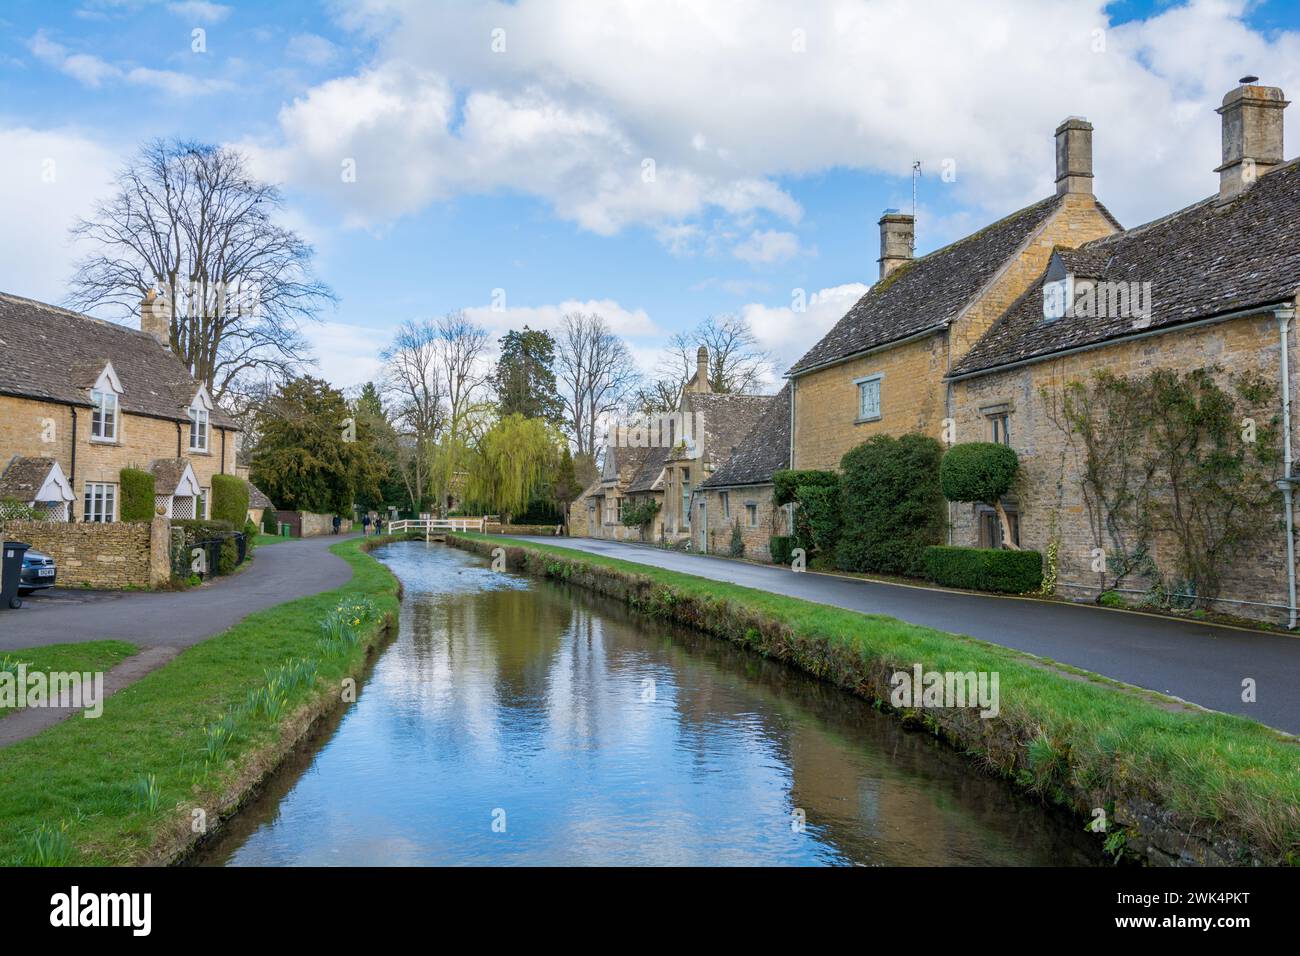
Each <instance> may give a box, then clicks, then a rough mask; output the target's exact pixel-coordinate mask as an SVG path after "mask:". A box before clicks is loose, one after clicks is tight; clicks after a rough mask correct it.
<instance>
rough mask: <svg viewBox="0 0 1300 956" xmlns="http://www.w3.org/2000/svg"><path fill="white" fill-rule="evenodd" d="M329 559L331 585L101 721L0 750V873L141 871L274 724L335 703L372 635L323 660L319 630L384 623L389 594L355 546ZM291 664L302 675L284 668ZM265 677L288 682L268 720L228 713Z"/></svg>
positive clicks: (180, 667)
mask: <svg viewBox="0 0 1300 956" xmlns="http://www.w3.org/2000/svg"><path fill="white" fill-rule="evenodd" d="M330 550H331V551H333V552H334V553H335V554H337V555H339V556H340V557H342V558H343V559H344V560H345V561H347V562H348V563H349V564H350V565H352V569H353V577H352V580H351V581H350V582H349V583H348V584H347V585H345V586H344V587H342V588H339V589H338V590H335V591H328V592H325V593H323V594H319V595H316V596H314V597H308V598H300V599H298V600H295V601H290V602H288V603H286V604H282V605H279V606H278V607H274V608H268V609H267V610H264V611H258V612H257V613H255V614H252V615H250V616H249V617H247V618H245V619H244V620H243V621H241V622H240V623H239V624H237V625H236V626H235V627H233V628H231V629H230V630H229V631H227V632H226V633H224V634H221V635H218V636H216V637H213V638H211V639H209V640H207V641H205V642H203V643H201V644H197V645H195V646H194V647H191V648H188V649H187V650H185V651H184V652H182V653H181V654H180V655H179V656H178V657H176V659H175V660H173V661H171V662H170V663H169V664H167V665H165V666H164V667H161V668H159V669H158V670H156V671H154V672H153V673H152V674H149V675H148V676H147V677H145V678H143V679H142V680H140V681H139V682H137V683H135V684H132V685H131V686H130V687H127V688H125V689H123V690H121V691H119V692H118V693H117V694H115V695H114V696H113V697H111V698H109V700H108V701H107V702H106V703H105V707H104V714H103V716H102V717H100V718H98V719H96V720H69V721H65V722H63V723H61V724H59V725H58V726H56V727H52V728H50V729H49V730H47V731H45V732H43V733H41V734H39V735H37V736H36V737H33V738H31V739H30V740H26V741H23V742H22V743H19V744H15V745H14V746H12V747H8V748H6V749H4V750H0V863H5V864H9V865H13V864H35V863H42V862H44V863H69V864H91V865H97V864H129V863H138V862H141V861H142V860H147V859H149V858H150V857H151V851H155V852H156V850H157V848H158V847H159V846H162V845H167V842H168V841H169V840H171V841H174V840H175V839H176V838H177V835H178V834H180V835H184V834H185V833H187V832H188V830H189V822H190V820H191V810H192V809H193V808H203V809H205V810H206V811H208V812H209V813H211V812H212V808H214V807H216V806H217V805H218V803H219V801H220V799H221V797H222V796H223V794H228V791H229V790H230V789H231V786H232V783H233V782H234V781H235V780H236V778H237V777H239V776H240V774H241V771H244V772H245V775H246V776H247V774H248V772H250V771H252V770H256V769H257V768H258V767H259V766H260V765H263V764H265V763H266V762H267V761H268V755H269V754H271V753H273V752H275V751H276V750H277V749H278V747H279V746H280V739H279V738H280V735H281V732H282V727H283V725H284V721H285V720H286V719H288V718H287V716H286V715H292V714H295V713H296V712H300V711H302V710H303V709H305V708H309V707H311V706H312V705H313V704H319V703H320V702H321V701H323V700H324V698H326V697H335V696H336V695H338V694H339V688H340V686H341V680H342V678H343V677H345V676H347V675H351V674H353V673H355V672H356V671H357V670H358V668H359V667H360V665H361V663H362V661H363V660H364V656H365V649H366V645H367V642H368V641H369V639H370V638H371V637H373V636H374V635H375V634H376V633H377V631H378V627H379V624H378V623H375V624H374V625H372V626H369V627H364V630H365V632H366V637H365V639H363V640H362V641H361V643H360V644H358V645H355V646H347V645H340V647H341V649H340V650H333V651H326V650H324V649H323V648H322V647H321V646H320V641H321V638H322V631H321V627H320V622H321V621H322V620H323V619H324V618H325V617H326V615H327V614H330V613H331V612H335V610H336V609H337V608H339V607H340V606H351V605H352V604H354V603H355V602H356V601H357V600H358V599H368V600H369V601H370V602H372V603H373V606H374V608H375V612H376V618H377V619H379V620H382V618H383V617H384V616H386V615H395V614H396V613H397V598H396V588H397V582H396V579H395V578H394V577H393V576H392V575H391V574H390V573H389V572H388V570H387V569H386V568H384V567H383V565H381V564H380V563H379V562H378V561H376V560H374V559H373V558H371V557H369V556H368V555H367V554H365V553H364V552H363V551H362V550H361V548H360V542H359V541H344V542H340V543H338V544H336V545H334V546H333V547H332V548H331V549H330ZM349 616H351V615H349ZM83 646H85V645H83ZM298 661H307V662H308V663H307V664H306V665H300V664H297V663H289V662H298ZM313 663H314V665H315V669H314V671H313V670H312V667H311V665H312V664H313ZM286 665H287V666H286ZM277 670H279V673H280V675H288V676H284V677H283V680H282V681H278V682H277V683H276V684H275V685H274V686H276V687H277V688H286V687H287V688H289V689H288V690H287V691H285V695H284V699H283V700H282V701H281V705H282V709H281V711H280V713H281V716H280V717H279V718H278V722H277V720H276V719H275V718H274V717H273V716H268V715H267V714H266V713H264V712H263V711H262V710H260V709H254V710H252V711H247V712H246V711H245V710H241V708H245V707H246V706H247V704H248V702H249V697H250V694H251V693H258V692H259V689H265V688H266V687H267V685H268V680H269V677H268V671H272V672H275V671H277ZM304 674H306V675H307V676H306V677H303V676H302V675H304ZM313 675H314V677H313ZM299 678H301V680H302V682H301V683H300V684H296V685H295V684H294V683H293V681H296V680H298V679H299ZM278 699H279V698H278V695H277V700H278ZM246 714H251V716H247V715H246ZM241 715H244V716H241ZM223 721H225V722H226V724H227V726H226V727H225V728H224V729H223V726H222V725H223ZM214 822H215V821H214Z"/></svg>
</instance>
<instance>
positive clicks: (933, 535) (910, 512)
mask: <svg viewBox="0 0 1300 956" xmlns="http://www.w3.org/2000/svg"><path fill="white" fill-rule="evenodd" d="M942 457H943V446H942V445H940V444H939V442H938V441H936V440H935V439H933V438H928V437H926V436H925V435H917V434H910V435H903V436H901V437H899V438H894V437H892V436H889V435H877V436H876V437H874V438H871V439H868V440H867V441H865V442H863V443H862V444H861V445H859V446H858V447H857V448H854V449H852V450H851V451H849V452H848V453H847V454H845V456H844V458H843V459H842V460H841V462H840V471H841V479H840V482H841V484H840V487H841V502H842V504H841V515H842V519H843V520H842V524H841V532H840V541H839V545H838V546H837V547H836V549H835V558H836V563H837V564H838V566H839V567H840V568H841V569H842V570H845V571H875V572H880V573H885V574H904V575H912V576H917V575H919V574H921V572H922V571H923V570H924V561H923V555H924V552H925V549H926V548H927V547H929V546H930V545H933V544H938V543H939V542H940V541H942V540H943V533H944V527H945V525H946V524H947V517H946V511H947V506H946V505H945V503H944V499H943V491H942V489H941V488H940V487H939V460H940V458H942Z"/></svg>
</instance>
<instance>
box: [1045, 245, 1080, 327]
mask: <svg viewBox="0 0 1300 956" xmlns="http://www.w3.org/2000/svg"><path fill="white" fill-rule="evenodd" d="M1073 305H1074V276H1073V275H1071V274H1070V272H1069V271H1068V270H1067V269H1066V266H1065V263H1064V262H1063V261H1061V255H1060V253H1059V252H1054V253H1052V258H1051V261H1050V262H1048V264H1047V274H1046V275H1045V276H1043V319H1044V321H1047V322H1053V321H1055V320H1056V319H1059V318H1061V317H1062V316H1065V315H1069V314H1070V309H1071V307H1072V306H1073Z"/></svg>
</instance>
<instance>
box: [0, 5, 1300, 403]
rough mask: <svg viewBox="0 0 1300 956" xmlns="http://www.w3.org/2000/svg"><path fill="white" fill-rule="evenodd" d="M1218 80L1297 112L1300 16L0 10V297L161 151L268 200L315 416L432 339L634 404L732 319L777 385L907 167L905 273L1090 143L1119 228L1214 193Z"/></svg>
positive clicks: (21, 284) (60, 254)
mask: <svg viewBox="0 0 1300 956" xmlns="http://www.w3.org/2000/svg"><path fill="white" fill-rule="evenodd" d="M1245 74H1254V75H1257V76H1259V77H1260V78H1261V82H1263V83H1266V84H1269V85H1275V86H1280V87H1282V88H1283V89H1284V90H1286V91H1287V92H1289V93H1291V94H1292V95H1295V94H1297V93H1300V0H1268V2H1256V3H1248V2H1243V0H1194V2H1188V3H1171V2H1159V0H1152V2H1133V0H1125V2H1117V3H1110V4H1106V3H1101V2H1089V0H981V2H978V3H972V2H969V0H802V2H800V3H789V2H776V0H697V2H690V3H688V2H667V0H663V2H651V0H604V2H601V3H599V4H596V3H590V2H586V0H567V2H561V0H515V2H512V3H501V2H496V0H353V2H343V0H337V2H335V0H327V2H305V0H304V2H284V3H265V2H262V3H242V2H234V0H230V2H224V3H218V2H208V0H181V2H167V0H81V2H62V0H3V2H2V3H0V171H3V173H4V174H3V175H0V209H2V210H3V211H4V217H3V227H0V291H4V292H9V293H12V294H17V295H24V296H29V297H32V298H36V299H41V300H44V301H49V302H55V303H59V302H63V301H64V300H65V299H66V297H67V295H68V285H67V283H68V279H69V278H70V276H71V274H72V272H73V268H74V264H75V262H76V261H77V259H78V258H79V257H80V256H81V255H83V254H84V253H85V251H86V250H85V249H84V248H78V246H77V245H76V244H75V243H74V242H73V241H72V240H71V239H70V237H69V232H68V230H69V227H70V226H71V225H72V223H73V222H74V221H75V220H76V219H77V218H78V217H80V216H85V215H88V214H89V213H90V212H91V210H92V208H93V206H94V203H95V202H96V201H97V200H98V199H101V198H103V197H105V196H106V195H108V194H109V191H110V182H111V179H112V176H113V175H114V173H115V172H116V171H117V170H118V169H119V168H120V167H121V165H122V164H123V163H124V162H125V161H126V160H128V159H129V158H130V157H131V155H132V154H133V153H134V151H135V150H136V149H138V147H139V145H140V144H141V143H143V142H145V141H148V140H150V139H152V138H155V137H167V138H170V137H179V138H183V139H194V140H200V141H204V142H209V143H214V144H223V145H229V146H233V147H236V148H238V149H240V150H241V151H243V152H244V153H245V155H246V156H247V157H248V161H249V163H250V165H251V167H252V169H253V170H254V171H255V172H256V174H257V175H258V176H260V177H262V178H264V179H266V180H267V181H271V182H275V183H278V184H280V185H281V186H282V188H283V191H284V195H285V199H286V202H285V206H284V208H283V210H282V213H281V219H282V222H283V223H284V224H286V225H288V226H291V227H292V228H294V229H296V230H298V231H299V232H300V233H301V234H302V235H303V236H304V237H305V238H306V239H307V240H308V241H309V242H311V243H312V244H313V246H314V247H315V250H316V260H315V267H316V271H317V273H318V276H319V277H320V278H321V279H322V280H324V281H325V282H326V283H328V284H329V285H330V286H331V287H332V288H333V290H334V291H335V293H336V294H337V296H338V303H337V306H336V307H329V308H327V309H326V310H325V311H324V312H323V313H322V315H321V316H320V321H319V322H318V323H313V324H311V325H309V326H308V327H306V328H305V329H304V331H305V333H306V334H307V336H308V338H309V340H310V341H311V342H312V344H313V347H314V354H315V357H316V359H317V361H318V363H319V366H318V373H317V374H321V375H323V376H324V377H326V378H328V379H329V380H330V381H332V382H334V383H335V384H336V385H339V386H342V387H353V386H356V385H358V384H360V383H361V382H364V381H366V380H368V379H371V378H374V377H376V376H377V375H378V373H379V369H380V362H379V359H378V353H379V352H380V351H381V350H382V349H383V347H384V345H386V344H387V342H388V341H389V339H390V338H391V335H392V331H393V329H394V328H395V327H396V326H397V325H398V324H400V323H401V322H403V321H405V320H407V319H418V318H424V317H430V316H438V315H442V314H444V313H446V312H448V311H451V310H454V309H464V310H466V311H467V312H468V313H469V314H470V316H471V317H472V318H474V319H475V320H476V321H478V322H480V323H481V324H483V325H484V326H486V327H487V328H488V329H489V331H490V332H491V333H492V335H493V337H494V338H495V337H496V336H499V335H501V334H503V333H504V332H505V331H506V330H507V329H510V328H519V327H522V326H523V325H524V324H525V323H527V324H528V325H530V326H531V327H533V328H554V327H555V325H556V324H557V323H558V321H559V318H560V316H562V315H563V314H564V313H565V312H566V311H572V310H581V311H588V312H590V311H597V312H599V313H601V314H602V315H603V316H605V318H606V319H607V320H609V322H610V323H611V325H612V326H613V327H614V328H615V330H617V331H618V332H620V333H621V334H622V335H624V337H625V338H626V339H627V341H628V343H629V345H630V347H631V348H632V351H633V354H634V355H635V357H636V358H637V360H638V361H639V362H640V364H641V365H642V366H643V368H645V369H646V370H647V371H652V370H653V368H654V366H655V364H656V361H657V357H658V355H659V354H660V349H661V348H662V346H663V344H664V342H665V341H666V339H667V338H668V337H669V336H670V335H672V334H673V333H674V332H676V331H679V330H683V329H689V328H691V327H693V326H695V325H696V324H697V323H699V322H700V321H701V320H702V319H704V318H706V317H708V316H710V315H723V314H738V315H744V316H745V317H746V318H748V319H749V321H750V323H751V325H752V326H753V328H754V330H755V332H756V334H757V335H758V337H759V339H760V341H761V343H762V345H763V346H764V347H765V348H768V349H770V350H771V351H772V352H773V354H774V355H775V356H776V358H777V366H778V367H777V369H776V373H777V375H779V374H780V373H781V372H784V370H785V369H786V368H788V367H789V366H790V365H791V364H793V363H794V361H796V360H797V359H798V358H799V357H800V356H801V355H802V354H803V353H804V352H805V351H806V350H807V349H808V348H810V347H811V346H812V345H813V344H814V343H815V342H816V341H817V339H818V338H820V336H821V335H823V334H824V333H825V332H826V331H827V330H828V329H829V328H830V327H831V326H832V325H833V324H834V323H835V321H837V320H838V319H839V318H840V317H841V316H842V315H843V313H844V312H845V311H846V310H847V309H848V307H849V306H851V305H852V303H853V302H854V301H855V300H856V298H857V297H858V296H859V295H861V293H862V292H863V291H865V289H866V288H867V287H868V286H869V284H870V283H871V282H872V281H873V280H874V279H875V277H876V275H877V273H878V267H877V264H876V259H877V257H878V256H879V230H878V227H877V225H876V223H877V220H878V219H879V217H880V215H881V213H882V212H883V211H884V210H885V209H887V208H898V209H902V210H904V211H911V210H912V208H913V181H914V180H913V176H912V166H913V163H914V162H916V161H920V163H921V167H920V176H919V177H918V178H916V180H915V185H916V207H915V208H916V214H917V239H916V243H917V253H918V254H924V253H926V252H929V251H932V250H934V249H936V248H939V247H940V246H943V245H945V244H947V243H949V242H952V241H954V240H955V239H958V238H961V237H962V236H963V235H966V234H968V233H970V232H972V231H975V230H977V229H979V228H981V227H982V226H984V225H986V224H988V223H989V222H992V221H994V220H996V219H997V218H1000V217H1001V216H1003V215H1006V214H1007V213H1009V212H1012V211H1014V210H1016V209H1018V208H1020V207H1022V206H1025V205H1027V204H1029V203H1031V202H1034V201H1036V200H1037V199H1041V198H1043V197H1044V196H1047V195H1050V194H1051V193H1052V191H1053V179H1054V153H1053V132H1054V130H1055V128H1056V126H1057V125H1058V124H1059V123H1060V121H1061V120H1062V119H1064V118H1065V117H1067V116H1085V117H1087V118H1088V119H1089V120H1090V121H1091V122H1092V123H1093V125H1094V127H1095V130H1096V132H1095V133H1094V159H1095V172H1096V179H1095V181H1094V183H1095V189H1096V192H1097V195H1098V196H1099V198H1101V200H1102V201H1103V202H1104V203H1105V204H1106V205H1107V207H1108V208H1109V209H1110V210H1111V211H1112V212H1113V213H1114V214H1115V215H1116V216H1117V217H1118V218H1119V220H1120V221H1121V222H1122V223H1124V224H1125V225H1126V226H1131V225H1137V224H1139V223H1141V222H1144V221H1147V220H1149V219H1152V218H1155V217H1157V216H1160V215H1164V214H1166V213H1168V212H1172V211H1174V210H1176V209H1178V208H1181V207H1182V206H1185V205H1187V204H1189V203H1191V202H1194V201H1196V200H1198V199H1200V198H1203V197H1204V196H1207V195H1209V194H1210V193H1212V192H1214V191H1215V190H1216V188H1217V175H1216V174H1215V173H1214V168H1215V166H1217V165H1218V163H1219V148H1220V147H1219V118H1218V117H1217V116H1216V115H1215V114H1214V112H1213V111H1214V108H1215V107H1216V106H1217V105H1218V104H1219V102H1220V101H1221V99H1222V97H1223V95H1224V94H1225V93H1226V92H1227V91H1228V90H1230V89H1231V88H1233V87H1234V86H1235V85H1236V84H1237V80H1238V78H1239V77H1241V76H1243V75H1245ZM1296 109H1300V107H1297V108H1296ZM1286 126H1287V134H1288V136H1289V137H1292V138H1293V137H1294V136H1295V135H1296V134H1295V133H1294V132H1293V130H1295V129H1296V121H1295V117H1294V116H1291V117H1290V119H1289V122H1288V123H1287V124H1286ZM1296 152H1297V150H1296V148H1295V147H1294V146H1293V145H1290V143H1289V144H1288V149H1287V156H1288V158H1289V157H1291V156H1294V155H1295V154H1296ZM801 301H803V302H806V303H807V305H806V307H805V308H803V309H798V308H797V304H798V303H799V302H801ZM771 384H772V385H773V388H775V386H776V384H777V382H776V380H775V378H774V380H773V382H772V383H771Z"/></svg>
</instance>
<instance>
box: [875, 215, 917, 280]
mask: <svg viewBox="0 0 1300 956" xmlns="http://www.w3.org/2000/svg"><path fill="white" fill-rule="evenodd" d="M915 229H916V220H915V219H913V218H912V217H911V216H905V215H903V213H901V212H899V211H898V210H897V209H886V210H885V214H884V215H883V216H881V217H880V258H879V259H878V260H877V261H878V262H879V263H880V278H882V279H883V278H884V277H885V276H887V275H889V274H890V273H891V272H893V271H894V270H895V269H897V268H898V267H899V266H901V265H903V264H904V263H906V262H910V261H911V259H912V244H913V241H914V237H915Z"/></svg>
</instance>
